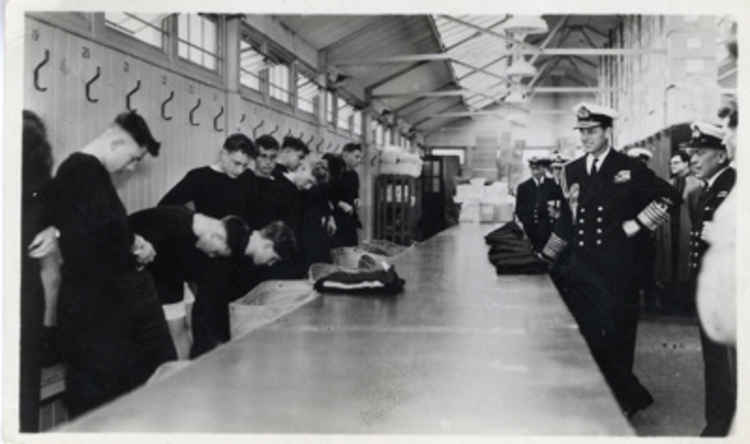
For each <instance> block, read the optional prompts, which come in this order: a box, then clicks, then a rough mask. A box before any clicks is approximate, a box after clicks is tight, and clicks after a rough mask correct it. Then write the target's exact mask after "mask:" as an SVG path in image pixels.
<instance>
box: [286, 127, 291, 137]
mask: <svg viewBox="0 0 750 444" xmlns="http://www.w3.org/2000/svg"><path fill="white" fill-rule="evenodd" d="M286 135H287V137H288V136H291V135H292V129H291V128H289V130H288V131H287V132H286Z"/></svg>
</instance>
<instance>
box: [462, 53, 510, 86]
mask: <svg viewBox="0 0 750 444" xmlns="http://www.w3.org/2000/svg"><path fill="white" fill-rule="evenodd" d="M504 57H507V56H504ZM500 60H502V58H501V59H498V60H496V61H494V62H493V63H490V64H489V65H490V66H492V65H494V64H495V63H497V62H499V61H500ZM453 63H455V64H456V65H461V66H465V67H467V68H469V69H473V70H475V71H474V72H481V73H482V74H486V75H488V76H490V77H494V78H496V79H498V80H505V81H506V82H509V81H510V79H509V78H508V77H506V76H503V75H500V74H497V73H494V72H492V71H487V70H486V69H484V68H480V67H477V66H474V65H471V64H469V63H466V62H462V61H461V60H455V59H454V60H453ZM486 66H487V65H485V67H486ZM467 76H469V74H465V75H463V76H461V79H465V78H466V77H467Z"/></svg>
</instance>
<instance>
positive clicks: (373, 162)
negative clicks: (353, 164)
mask: <svg viewBox="0 0 750 444" xmlns="http://www.w3.org/2000/svg"><path fill="white" fill-rule="evenodd" d="M378 157H380V155H379V154H378V153H375V155H373V156H372V159H370V166H371V167H374V166H375V161H376V160H378Z"/></svg>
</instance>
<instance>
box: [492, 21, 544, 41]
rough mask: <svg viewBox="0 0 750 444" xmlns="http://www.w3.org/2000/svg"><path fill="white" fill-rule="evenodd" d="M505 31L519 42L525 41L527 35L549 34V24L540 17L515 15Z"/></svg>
mask: <svg viewBox="0 0 750 444" xmlns="http://www.w3.org/2000/svg"><path fill="white" fill-rule="evenodd" d="M503 29H504V30H505V32H508V33H511V34H513V35H514V36H515V37H516V38H517V39H518V40H523V39H524V38H525V37H526V36H527V35H533V34H546V33H547V32H549V26H548V25H547V22H546V21H545V20H544V19H543V18H542V16H540V15H514V16H513V17H511V19H510V20H508V22H507V23H505V26H503Z"/></svg>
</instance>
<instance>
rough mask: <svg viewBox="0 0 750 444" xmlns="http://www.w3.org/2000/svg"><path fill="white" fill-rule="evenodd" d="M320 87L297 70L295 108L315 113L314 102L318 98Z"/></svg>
mask: <svg viewBox="0 0 750 444" xmlns="http://www.w3.org/2000/svg"><path fill="white" fill-rule="evenodd" d="M319 94H320V88H319V87H318V85H317V84H316V83H315V82H314V81H313V80H312V79H311V78H310V77H308V76H306V75H304V74H302V73H300V72H297V108H298V109H299V110H300V111H305V112H308V113H310V114H314V113H315V102H316V101H317V100H318V96H319Z"/></svg>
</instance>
